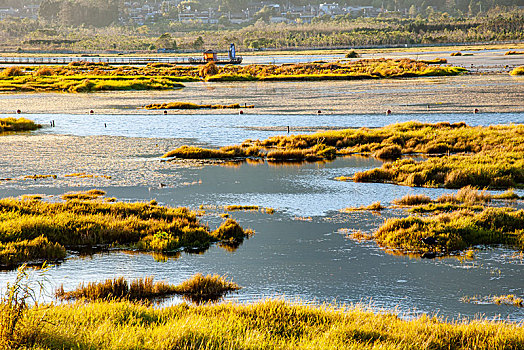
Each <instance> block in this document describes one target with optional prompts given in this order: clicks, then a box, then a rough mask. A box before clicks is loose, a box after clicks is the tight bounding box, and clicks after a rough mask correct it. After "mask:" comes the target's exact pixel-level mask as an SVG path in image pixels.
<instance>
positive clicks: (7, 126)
mask: <svg viewBox="0 0 524 350" xmlns="http://www.w3.org/2000/svg"><path fill="white" fill-rule="evenodd" d="M41 127H42V125H40V124H36V123H35V122H34V121H32V120H29V119H26V118H0V133H2V132H10V131H32V130H37V129H39V128H41Z"/></svg>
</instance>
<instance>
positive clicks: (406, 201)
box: [393, 194, 432, 206]
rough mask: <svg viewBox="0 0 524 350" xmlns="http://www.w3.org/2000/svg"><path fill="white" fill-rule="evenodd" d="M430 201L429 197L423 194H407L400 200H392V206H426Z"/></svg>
mask: <svg viewBox="0 0 524 350" xmlns="http://www.w3.org/2000/svg"><path fill="white" fill-rule="evenodd" d="M431 201H432V200H431V198H430V197H428V196H426V195H425V194H408V195H405V196H404V197H402V198H400V199H395V200H393V204H396V205H407V206H412V205H420V204H428V203H430V202H431Z"/></svg>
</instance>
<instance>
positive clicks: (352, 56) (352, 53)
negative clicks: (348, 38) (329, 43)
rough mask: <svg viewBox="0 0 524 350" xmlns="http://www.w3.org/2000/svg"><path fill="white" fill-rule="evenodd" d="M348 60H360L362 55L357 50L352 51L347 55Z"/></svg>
mask: <svg viewBox="0 0 524 350" xmlns="http://www.w3.org/2000/svg"><path fill="white" fill-rule="evenodd" d="M345 57H346V58H359V57H360V54H359V53H358V52H356V51H355V50H351V51H349V52H348V53H346V56H345Z"/></svg>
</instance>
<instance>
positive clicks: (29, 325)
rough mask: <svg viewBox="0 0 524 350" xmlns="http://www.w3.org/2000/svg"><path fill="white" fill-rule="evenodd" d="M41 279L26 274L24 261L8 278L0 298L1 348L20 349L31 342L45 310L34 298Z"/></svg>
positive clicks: (35, 337) (37, 333)
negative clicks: (14, 275)
mask: <svg viewBox="0 0 524 350" xmlns="http://www.w3.org/2000/svg"><path fill="white" fill-rule="evenodd" d="M41 283H42V281H35V280H33V279H32V276H30V275H29V273H28V270H27V267H26V265H22V266H21V267H20V268H19V269H18V273H17V275H16V278H15V280H14V281H13V282H8V283H7V284H6V286H5V291H4V294H3V295H2V297H1V298H0V349H6V350H11V349H21V348H24V349H25V348H26V347H30V346H32V345H33V344H34V343H35V342H36V340H37V337H38V336H39V335H40V330H41V328H42V325H43V324H42V322H43V321H44V319H45V312H44V313H43V314H42V313H40V314H39V315H38V316H36V317H35V316H34V315H33V314H32V312H35V311H37V312H42V310H40V309H39V304H38V300H37V294H38V292H39V291H38V290H37V288H38V289H40V291H41V289H42V288H43V285H42V284H41Z"/></svg>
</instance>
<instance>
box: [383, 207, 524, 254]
mask: <svg viewBox="0 0 524 350" xmlns="http://www.w3.org/2000/svg"><path fill="white" fill-rule="evenodd" d="M425 237H434V238H435V239H436V241H437V244H435V245H428V244H425V243H424V242H422V241H421V239H422V238H425ZM373 239H374V240H375V241H377V243H378V244H379V245H380V246H382V247H385V248H390V249H397V250H401V251H406V252H419V253H423V252H428V251H439V252H442V253H444V254H449V253H453V252H457V251H461V250H465V249H467V248H470V247H472V246H475V245H494V244H507V245H510V246H513V247H516V248H518V249H521V250H522V249H524V210H518V211H515V210H513V209H510V208H485V209H484V210H482V211H481V212H479V213H475V212H472V211H470V210H460V211H455V212H452V213H449V214H440V215H436V216H431V217H416V216H410V217H407V218H400V219H389V220H387V221H386V222H385V223H384V224H383V225H382V226H381V227H380V228H379V229H378V230H377V231H376V232H375V233H374V235H373Z"/></svg>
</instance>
